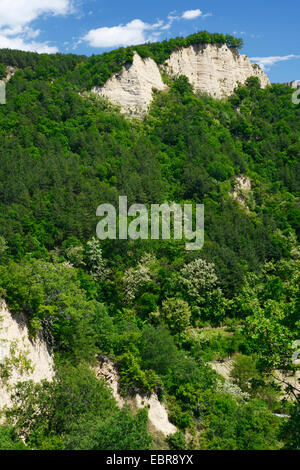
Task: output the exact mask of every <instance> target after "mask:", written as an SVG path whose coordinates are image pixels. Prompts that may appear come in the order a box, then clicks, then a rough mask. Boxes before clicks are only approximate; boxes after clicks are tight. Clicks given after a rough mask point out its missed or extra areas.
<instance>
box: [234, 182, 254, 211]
mask: <svg viewBox="0 0 300 470" xmlns="http://www.w3.org/2000/svg"><path fill="white" fill-rule="evenodd" d="M251 188H252V184H251V180H250V179H249V178H248V177H247V176H238V177H237V178H236V180H235V186H234V189H233V191H231V193H230V196H231V197H233V199H235V200H236V201H239V202H240V203H241V204H242V205H243V206H245V207H248V206H247V198H246V195H247V194H248V193H249V192H250V191H251Z"/></svg>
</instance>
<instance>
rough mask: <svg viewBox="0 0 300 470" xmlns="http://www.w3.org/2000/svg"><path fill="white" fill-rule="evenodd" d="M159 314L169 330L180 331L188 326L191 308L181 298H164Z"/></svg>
mask: <svg viewBox="0 0 300 470" xmlns="http://www.w3.org/2000/svg"><path fill="white" fill-rule="evenodd" d="M161 315H162V319H163V321H164V322H165V323H166V324H167V325H168V327H169V329H170V331H172V332H174V333H181V332H183V331H184V330H186V329H187V328H188V327H189V324H190V318H191V310H190V307H189V304H188V303H187V302H185V301H184V300H182V299H177V298H173V299H166V300H164V302H163V304H162V309H161Z"/></svg>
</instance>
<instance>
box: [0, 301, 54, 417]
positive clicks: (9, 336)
mask: <svg viewBox="0 0 300 470" xmlns="http://www.w3.org/2000/svg"><path fill="white" fill-rule="evenodd" d="M53 376H54V364H53V359H52V357H51V354H50V353H49V351H48V349H47V345H46V343H45V341H44V340H43V339H42V338H41V337H37V338H36V339H35V340H34V341H30V339H29V334H28V328H27V325H26V323H25V321H24V319H23V318H22V317H21V316H19V315H18V316H17V315H16V316H15V315H14V316H13V315H12V314H11V313H10V312H9V311H8V309H7V307H6V304H5V303H1V304H0V410H1V409H2V408H3V407H4V406H10V405H11V402H10V391H11V390H13V388H14V385H15V384H16V383H17V382H19V381H20V382H24V381H26V380H33V382H40V381H41V380H43V379H46V380H49V381H51V380H52V379H53Z"/></svg>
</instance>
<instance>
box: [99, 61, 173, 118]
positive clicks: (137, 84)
mask: <svg viewBox="0 0 300 470" xmlns="http://www.w3.org/2000/svg"><path fill="white" fill-rule="evenodd" d="M166 88H167V87H166V85H164V83H163V81H162V78H161V74H160V71H159V68H158V66H157V65H156V62H154V60H153V59H150V58H147V59H145V60H143V59H142V58H141V57H140V56H139V55H138V54H137V53H136V52H135V54H134V56H133V63H132V64H126V65H125V66H124V67H123V69H122V70H121V71H120V72H118V73H116V74H115V75H113V76H112V77H111V78H110V79H109V80H108V81H107V82H106V83H105V85H104V86H102V87H94V88H93V89H92V91H93V92H94V93H98V94H99V95H101V96H103V97H105V98H107V99H108V100H109V101H111V102H112V103H113V104H116V105H121V111H122V112H124V113H130V114H132V115H133V116H140V115H141V114H144V113H145V112H147V110H148V107H149V104H150V103H151V101H152V99H153V89H157V90H160V91H161V90H164V89H166Z"/></svg>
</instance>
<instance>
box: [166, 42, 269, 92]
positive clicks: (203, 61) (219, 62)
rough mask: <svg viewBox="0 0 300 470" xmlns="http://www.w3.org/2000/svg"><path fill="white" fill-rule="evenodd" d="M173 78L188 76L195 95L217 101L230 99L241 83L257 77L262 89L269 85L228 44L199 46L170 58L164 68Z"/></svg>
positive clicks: (261, 73) (257, 68)
mask: <svg viewBox="0 0 300 470" xmlns="http://www.w3.org/2000/svg"><path fill="white" fill-rule="evenodd" d="M165 69H166V71H167V72H168V73H169V74H170V75H175V76H178V75H185V76H187V77H188V79H189V81H190V83H191V84H192V85H193V86H194V89H195V90H196V91H198V90H199V91H202V92H205V93H208V94H209V95H210V96H212V97H214V98H223V97H226V96H230V95H231V94H232V92H233V91H234V89H235V88H236V86H237V84H238V82H240V83H241V84H242V85H243V84H244V83H245V81H246V80H247V78H249V77H252V76H254V77H258V78H259V80H260V83H261V86H262V88H265V87H266V86H267V85H270V81H269V79H268V77H267V75H266V74H265V73H264V72H263V71H262V70H261V69H260V68H259V66H258V65H256V64H252V63H251V62H250V60H249V58H248V57H247V56H245V55H240V54H239V53H237V52H232V51H231V49H229V48H228V46H227V45H226V44H224V45H222V46H219V47H218V46H216V45H212V44H205V45H202V44H196V45H194V46H190V47H187V48H184V49H180V50H178V51H175V52H173V53H172V54H171V56H170V58H169V59H168V60H167V62H166V65H165Z"/></svg>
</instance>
